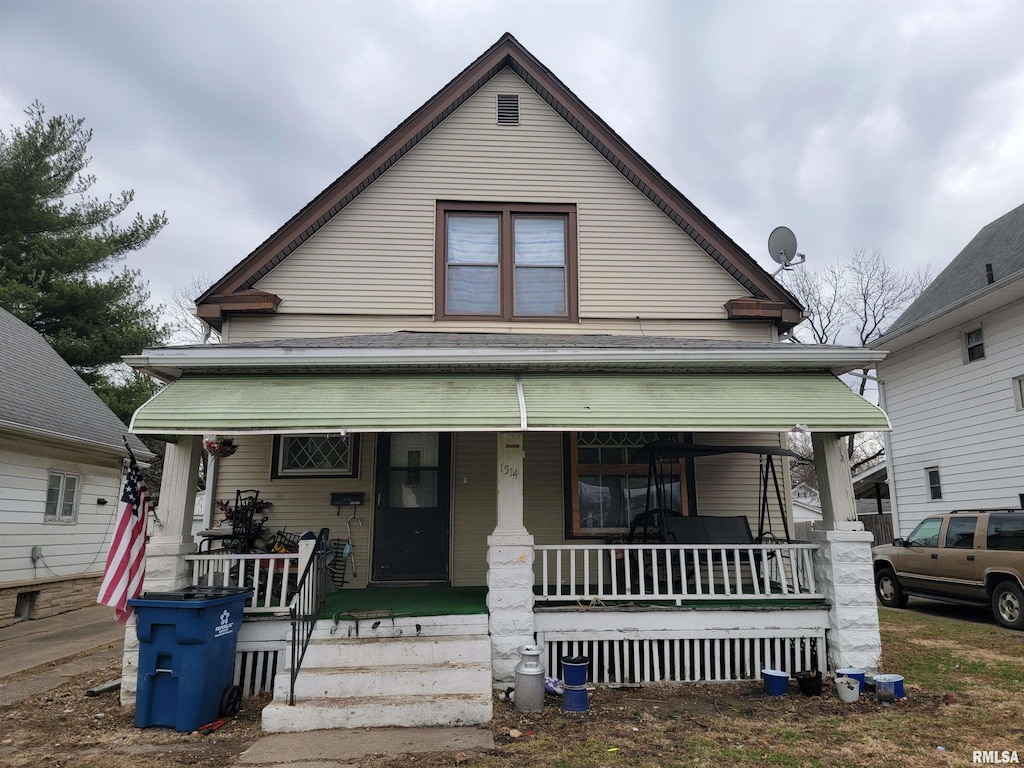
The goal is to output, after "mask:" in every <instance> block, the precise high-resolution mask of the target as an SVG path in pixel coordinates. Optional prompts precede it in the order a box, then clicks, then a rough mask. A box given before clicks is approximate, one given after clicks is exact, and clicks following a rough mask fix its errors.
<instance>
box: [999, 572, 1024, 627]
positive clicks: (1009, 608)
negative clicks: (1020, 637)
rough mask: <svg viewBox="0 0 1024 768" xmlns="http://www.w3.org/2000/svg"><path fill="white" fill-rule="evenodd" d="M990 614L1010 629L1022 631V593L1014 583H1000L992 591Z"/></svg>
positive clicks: (1023, 597) (1023, 623)
mask: <svg viewBox="0 0 1024 768" xmlns="http://www.w3.org/2000/svg"><path fill="white" fill-rule="evenodd" d="M992 613H994V614H995V617H996V621H998V622H999V623H1000V624H1002V625H1003V626H1004V627H1009V628H1010V629H1024V591H1022V590H1021V588H1020V586H1018V585H1017V584H1016V583H1015V582H1012V581H1001V582H999V584H997V585H996V588H995V589H994V590H992Z"/></svg>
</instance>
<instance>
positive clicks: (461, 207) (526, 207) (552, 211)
mask: <svg viewBox="0 0 1024 768" xmlns="http://www.w3.org/2000/svg"><path fill="white" fill-rule="evenodd" d="M449 213H470V214H472V213H479V214H492V215H498V216H500V217H501V221H500V223H499V237H500V239H499V246H498V304H499V306H498V312H497V313H495V314H493V315H466V314H449V313H448V312H447V307H446V302H447V298H448V286H447V278H448V270H447V266H448V265H447V258H446V253H447V238H448V226H447V218H448V214H449ZM517 214H524V215H527V216H564V217H565V219H566V226H565V239H566V243H565V289H566V297H565V308H566V314H565V315H516V314H515V313H514V310H513V307H514V301H515V264H514V263H513V258H512V253H513V246H512V218H513V217H514V216H516V215H517ZM577 274H578V252H577V238H576V205H575V204H573V203H559V204H555V203H551V204H549V203H463V202H456V201H449V200H439V201H438V202H437V214H436V226H435V242H434V278H435V279H434V286H435V294H434V319H435V320H507V321H513V322H517V323H522V322H544V323H551V322H559V323H568V322H577V321H578V320H579V301H578V285H577V282H578V280H577Z"/></svg>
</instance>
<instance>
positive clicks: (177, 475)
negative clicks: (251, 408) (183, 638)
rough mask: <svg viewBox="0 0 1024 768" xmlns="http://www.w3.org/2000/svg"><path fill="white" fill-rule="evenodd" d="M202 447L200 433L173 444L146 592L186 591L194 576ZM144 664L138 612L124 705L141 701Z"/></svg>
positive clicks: (124, 677)
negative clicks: (139, 681) (138, 688)
mask: <svg viewBox="0 0 1024 768" xmlns="http://www.w3.org/2000/svg"><path fill="white" fill-rule="evenodd" d="M201 450H202V443H201V438H200V437H199V436H198V435H196V436H192V435H183V436H181V437H179V438H178V440H177V442H174V443H168V444H167V452H166V453H165V454H164V470H163V475H162V476H161V480H160V505H159V507H158V508H157V517H159V519H160V523H159V524H157V525H156V526H155V527H154V531H153V535H152V536H151V537H150V539H149V543H148V544H147V545H146V579H145V581H144V582H143V590H145V591H149V592H161V591H167V590H171V589H181V588H182V587H185V586H187V585H188V583H189V581H190V580H191V579H190V574H189V570H188V564H187V563H186V562H185V560H184V557H185V555H189V554H191V553H193V552H195V551H196V545H195V544H194V543H193V541H192V517H193V515H194V513H195V500H196V480H197V478H198V475H199V451H201ZM211 490H212V489H211ZM138 664H139V640H138V637H137V636H136V634H135V614H134V613H133V614H132V617H131V619H130V620H129V622H128V625H127V627H126V628H125V636H124V655H123V657H122V662H121V703H122V704H134V703H135V690H136V685H137V675H138Z"/></svg>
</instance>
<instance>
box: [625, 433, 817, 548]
mask: <svg viewBox="0 0 1024 768" xmlns="http://www.w3.org/2000/svg"><path fill="white" fill-rule="evenodd" d="M727 453H746V454H755V455H758V456H759V457H760V460H759V463H758V521H757V536H756V537H755V536H753V534H752V533H751V531H750V523H749V522H748V520H747V517H746V515H735V516H728V517H718V516H709V515H700V514H699V512H698V511H696V510H695V514H693V515H692V516H684V515H683V514H682V511H681V510H679V509H675V508H674V507H673V506H672V504H671V501H670V500H668V498H667V496H668V488H669V486H670V485H671V483H672V482H673V477H674V470H675V468H677V467H678V465H679V460H680V459H691V458H697V457H700V456H721V455H723V454H727ZM776 456H779V457H783V456H790V457H797V454H795V453H793V451H790V450H788V449H787V448H781V447H779V446H774V445H762V446H748V445H702V444H699V443H681V442H679V441H677V440H655V441H653V442H650V443H647V444H646V445H644V446H643V447H641V448H639V449H637V451H636V453H634V454H633V457H632V462H631V463H634V464H641V463H644V462H646V463H647V495H646V501H645V507H644V511H643V512H640V513H639V514H637V515H636V517H634V518H633V520H632V521H631V522H630V527H629V535H628V536H627V539H626V541H627V543H629V544H652V543H659V544H762V543H774V542H779V541H781V540H783V539H780V538H779V536H778V535H777V534H776V533H775V532H774V530H773V529H772V522H771V504H770V498H771V497H770V491H771V490H772V489H774V491H775V502H776V507H777V509H778V512H779V517H780V518H781V520H782V527H783V536H784V541H785V542H786V543H791V542H792V539H791V538H790V532H789V521H788V520H787V517H786V510H785V506H784V500H783V492H782V488H781V487H780V485H779V477H778V473H777V471H776V468H775V457H776ZM770 484H771V485H770Z"/></svg>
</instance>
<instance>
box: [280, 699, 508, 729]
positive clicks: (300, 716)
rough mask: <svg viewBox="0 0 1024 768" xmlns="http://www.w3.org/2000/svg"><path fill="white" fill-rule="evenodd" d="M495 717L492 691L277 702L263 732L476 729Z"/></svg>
mask: <svg viewBox="0 0 1024 768" xmlns="http://www.w3.org/2000/svg"><path fill="white" fill-rule="evenodd" d="M492 715H493V712H492V704H491V692H490V690H488V691H487V693H486V694H483V693H479V694H475V693H473V694H471V693H463V694H443V695H426V696H404V697H395V698H388V697H381V696H363V697H359V698H347V699H329V700H327V699H314V700H310V701H297V702H296V703H295V706H293V707H289V706H288V704H287V702H286V701H285V700H281V701H277V700H276V699H275V700H274V701H272V702H271V703H270V704H268V705H267V706H266V707H264V708H263V730H264V731H266V732H267V733H294V732H298V731H316V730H322V729H325V728H369V727H378V726H388V725H397V726H407V727H419V726H431V725H476V724H478V723H486V722H489V721H490V719H491V717H492Z"/></svg>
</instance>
